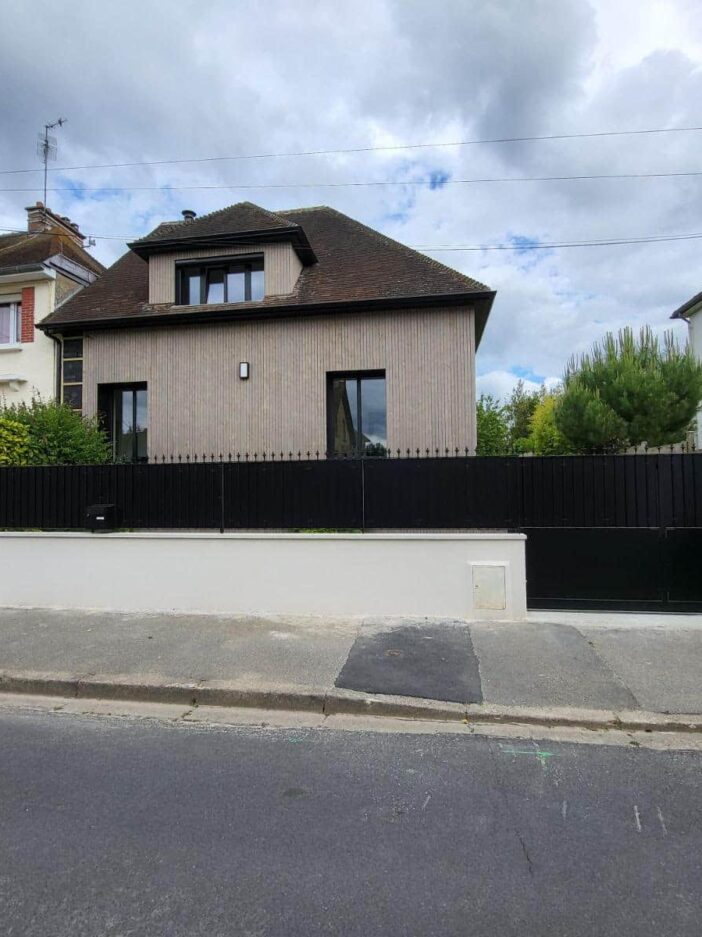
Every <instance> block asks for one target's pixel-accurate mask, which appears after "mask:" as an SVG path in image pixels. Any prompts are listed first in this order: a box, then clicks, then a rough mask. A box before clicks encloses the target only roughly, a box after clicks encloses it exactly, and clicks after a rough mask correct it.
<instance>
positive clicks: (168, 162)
mask: <svg viewBox="0 0 702 937" xmlns="http://www.w3.org/2000/svg"><path fill="white" fill-rule="evenodd" d="M700 130H702V126H700V127H655V128H647V129H642V130H599V131H593V132H589V133H553V134H544V135H540V136H525V137H493V138H489V139H477V140H452V141H442V142H432V143H396V144H386V145H384V146H356V147H346V148H343V149H328V150H299V151H296V152H288V153H236V154H233V155H230V156H197V157H187V158H178V159H153V160H135V161H134V162H128V163H86V164H85V165H82V166H58V167H55V168H52V169H50V170H49V171H50V172H76V171H78V170H85V169H131V168H135V167H137V166H173V165H177V164H181V163H216V162H227V161H234V160H249V159H289V158H292V157H298V156H340V155H344V154H352V153H390V152H398V151H407V150H423V149H432V148H438V147H452V146H479V145H483V144H498V143H536V142H542V141H546V140H584V139H593V138H597V137H631V136H642V135H645V134H657V133H694V132H697V131H700ZM30 172H43V170H42V169H0V174H1V175H12V174H19V173H30Z"/></svg>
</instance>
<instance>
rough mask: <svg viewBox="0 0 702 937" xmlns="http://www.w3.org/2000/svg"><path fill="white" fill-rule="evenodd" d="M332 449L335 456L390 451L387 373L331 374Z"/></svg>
mask: <svg viewBox="0 0 702 937" xmlns="http://www.w3.org/2000/svg"><path fill="white" fill-rule="evenodd" d="M327 381H328V390H327V393H328V403H327V406H328V435H329V439H328V448H329V450H330V452H331V453H332V455H335V456H348V455H359V456H384V455H386V454H387V443H388V439H387V415H386V405H385V372H384V371H356V372H353V373H350V374H329V375H328V377H327Z"/></svg>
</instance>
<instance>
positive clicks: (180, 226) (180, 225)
mask: <svg viewBox="0 0 702 937" xmlns="http://www.w3.org/2000/svg"><path fill="white" fill-rule="evenodd" d="M243 207H246V208H253V209H255V210H256V211H257V212H261V213H262V214H264V215H266V216H267V217H268V218H270V219H272V220H273V221H275V222H277V223H278V225H280V226H281V227H289V228H299V225H297V224H295V223H294V222H291V221H288V220H287V219H285V218H281V216H280V215H279V214H278V213H276V212H272V211H270V210H269V209H268V208H262V207H261V206H260V205H256V203H255V202H250V201H243V202H234V203H233V204H232V205H225V206H224V208H217V209H215V210H214V211H210V212H207V214H205V215H196V216H195V217H194V218H192V219H191V220H189V221H187V222H184V221H161V222H160V223H159V224H157V225H156V227H155V228H152V230H151V231H149V232H148V234H144V235H142V237H140V238H137V240H136V241H135V242H134V243H139V241H146V240H148V239H150V238H152V237H153V235H154V233H155V232H156V231H158V229H159V228H164V229H170V230H177V231H183V230H184V229H185V225H186V224H187V225H188V227H190V226H191V225H192V226H195V227H197V226H198V225H199V224H200V222H201V221H211V220H212V219H216V218H217V217H218V216H220V215H226V213H227V212H231V211H232V210H233V209H237V208H243Z"/></svg>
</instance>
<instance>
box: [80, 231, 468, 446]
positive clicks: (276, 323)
mask: <svg viewBox="0 0 702 937" xmlns="http://www.w3.org/2000/svg"><path fill="white" fill-rule="evenodd" d="M266 249H268V248H266ZM227 252H228V253H231V251H230V249H227ZM291 254H293V252H292V251H291ZM210 255H211V252H210ZM170 256H171V259H172V256H173V255H170ZM188 256H189V257H191V256H192V252H188ZM293 256H294V254H293ZM157 259H158V258H152V260H151V263H152V264H153V263H154V261H155V260H157ZM266 264H267V266H266V278H267V284H268V278H269V276H270V274H269V271H270V269H271V267H270V266H269V265H268V261H266ZM169 276H170V274H169ZM173 280H174V278H173V277H172V276H170V282H171V284H172V283H173ZM266 288H267V290H268V285H267V287H266ZM240 361H248V362H249V363H250V378H249V380H246V381H242V380H240V379H239V376H238V372H239V362H240ZM474 361H475V323H474V313H473V310H472V308H471V307H450V308H441V309H414V310H401V311H392V312H390V311H388V312H364V313H344V314H338V315H330V316H315V317H312V316H310V317H302V318H270V319H268V320H266V319H258V320H253V321H240V322H227V323H221V324H205V323H203V324H202V325H197V326H162V327H158V328H141V329H133V330H127V329H123V330H105V331H102V330H100V331H94V332H92V333H91V332H88V333H86V335H85V340H84V402H83V406H84V413H85V414H86V415H93V414H95V412H96V410H97V388H98V384H117V383H132V382H146V384H147V386H148V408H149V431H148V432H149V436H148V439H149V454H150V455H152V456H153V455H158V454H160V453H165V454H170V453H178V452H181V453H184V454H185V453H196V452H197V453H207V456H208V457H209V456H210V454H212V453H213V454H215V455H219V454H220V453H223V454H225V455H226V454H227V453H229V452H232V453H235V452H237V451H240V452H242V453H243V452H245V451H248V452H258V453H261V452H263V451H266V452H270V451H275V452H285V453H287V452H289V451H290V452H297V451H298V450H299V451H301V452H303V453H304V452H307V451H310V452H313V453H314V452H315V451H319V452H320V453H322V452H324V450H325V449H326V448H327V374H328V373H329V372H334V371H358V370H384V371H385V376H386V394H387V437H388V446H389V447H390V448H391V449H392V450H396V449H400V450H402V452H403V453H404V452H405V451H406V450H407V449H411V450H413V451H414V450H416V449H417V448H419V449H421V450H424V449H426V448H428V449H430V450H434V449H437V448H438V449H440V450H442V451H443V450H444V449H445V448H450V449H453V448H454V447H460V448H461V449H462V450H464V449H466V448H467V449H468V450H469V451H470V452H473V451H474V449H475V441H476V425H475V369H474Z"/></svg>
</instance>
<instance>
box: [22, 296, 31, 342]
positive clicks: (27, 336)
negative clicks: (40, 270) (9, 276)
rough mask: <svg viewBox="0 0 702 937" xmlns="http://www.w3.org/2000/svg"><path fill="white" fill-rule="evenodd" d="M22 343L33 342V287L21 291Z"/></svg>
mask: <svg viewBox="0 0 702 937" xmlns="http://www.w3.org/2000/svg"><path fill="white" fill-rule="evenodd" d="M22 341H23V342H33V341H34V287H33V286H26V287H25V288H24V289H23V290H22Z"/></svg>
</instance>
